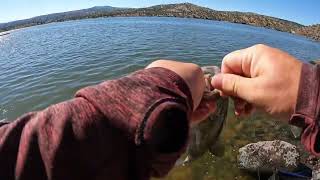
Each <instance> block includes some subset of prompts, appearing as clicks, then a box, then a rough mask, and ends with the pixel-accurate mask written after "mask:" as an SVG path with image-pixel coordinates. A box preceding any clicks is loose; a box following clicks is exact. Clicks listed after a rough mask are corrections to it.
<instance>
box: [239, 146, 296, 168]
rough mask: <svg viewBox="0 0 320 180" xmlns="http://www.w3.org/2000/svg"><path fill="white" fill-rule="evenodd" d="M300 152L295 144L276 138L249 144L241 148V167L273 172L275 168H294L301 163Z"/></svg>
mask: <svg viewBox="0 0 320 180" xmlns="http://www.w3.org/2000/svg"><path fill="white" fill-rule="evenodd" d="M299 159H300V154H299V152H298V150H297V147H296V146H295V145H292V144H290V143H287V142H284V141H280V140H275V141H260V142H257V143H251V144H247V145H246V146H244V147H242V148H240V149H239V156H238V163H239V167H240V168H241V169H245V170H249V171H262V172H271V171H273V170H275V169H280V170H289V171H290V170H293V169H295V168H296V167H297V166H298V164H299Z"/></svg>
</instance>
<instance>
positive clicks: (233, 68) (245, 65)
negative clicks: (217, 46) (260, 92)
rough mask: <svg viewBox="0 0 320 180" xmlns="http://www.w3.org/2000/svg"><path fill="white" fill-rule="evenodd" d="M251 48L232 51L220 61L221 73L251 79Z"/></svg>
mask: <svg viewBox="0 0 320 180" xmlns="http://www.w3.org/2000/svg"><path fill="white" fill-rule="evenodd" d="M251 48H252V47H250V48H246V49H242V50H237V51H233V52H231V53H229V54H227V55H226V56H225V57H224V58H223V61H222V66H221V72H222V73H230V74H237V75H241V76H246V77H251V72H250V69H251V62H252V54H253V53H252V50H251Z"/></svg>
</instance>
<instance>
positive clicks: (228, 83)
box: [211, 74, 257, 103]
mask: <svg viewBox="0 0 320 180" xmlns="http://www.w3.org/2000/svg"><path fill="white" fill-rule="evenodd" d="M256 83H257V79H255V78H246V77H241V76H238V75H234V74H218V75H216V76H214V77H213V78H212V81H211V84H212V86H213V87H214V88H216V89H218V90H221V91H222V92H223V94H226V95H229V96H234V97H237V98H241V99H243V100H245V101H247V102H250V103H252V102H253V101H252V100H253V99H254V92H255V88H254V86H255V84H256Z"/></svg>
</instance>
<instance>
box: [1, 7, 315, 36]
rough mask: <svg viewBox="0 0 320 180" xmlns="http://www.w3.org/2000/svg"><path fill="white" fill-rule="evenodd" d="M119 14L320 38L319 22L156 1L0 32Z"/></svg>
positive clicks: (12, 25) (48, 18) (42, 19)
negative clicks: (219, 23)
mask: <svg viewBox="0 0 320 180" xmlns="http://www.w3.org/2000/svg"><path fill="white" fill-rule="evenodd" d="M119 16H122V17H128V16H159V17H163V16H164V17H182V18H196V19H208V20H216V21H227V22H231V23H239V24H247V25H252V26H257V27H264V28H269V29H275V30H278V31H283V32H288V33H293V34H299V35H302V36H306V37H308V38H310V39H313V40H316V41H320V24H318V25H312V26H304V25H302V24H299V23H296V22H292V21H288V20H284V19H279V18H275V17H270V16H265V15H260V14H255V13H246V12H236V11H216V10H213V9H209V8H206V7H201V6H197V5H194V4H191V3H180V4H165V5H156V6H151V7H147V8H115V7H110V6H103V7H93V8H89V9H83V10H77V11H70V12H65V13H56V14H49V15H44V16H38V17H34V18H30V19H26V20H20V21H14V22H9V23H2V24H0V32H2V31H9V30H12V29H18V28H23V27H29V26H35V25H40V24H47V23H51V22H62V21H69V20H77V19H86V18H98V17H119Z"/></svg>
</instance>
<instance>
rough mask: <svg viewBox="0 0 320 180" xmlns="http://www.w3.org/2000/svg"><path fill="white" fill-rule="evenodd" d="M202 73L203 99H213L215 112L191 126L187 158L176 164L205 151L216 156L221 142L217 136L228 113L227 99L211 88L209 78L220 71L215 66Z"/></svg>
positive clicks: (195, 157) (194, 157)
mask: <svg viewBox="0 0 320 180" xmlns="http://www.w3.org/2000/svg"><path fill="white" fill-rule="evenodd" d="M202 71H203V72H204V74H205V79H206V90H205V93H204V96H203V98H214V99H215V101H216V104H217V110H216V111H215V112H214V113H212V114H210V115H209V117H208V118H207V119H206V120H204V121H202V122H200V123H199V124H197V125H195V126H193V127H192V128H191V132H190V141H189V145H188V148H187V152H186V154H187V157H186V158H185V159H184V160H182V163H181V160H180V161H178V164H184V163H188V162H191V161H192V160H195V159H197V158H199V157H201V156H202V155H203V154H205V153H206V152H207V151H209V152H211V153H212V154H214V155H216V154H217V150H218V147H219V145H220V144H221V142H220V141H219V135H220V133H221V131H222V129H223V126H224V123H225V119H226V117H227V113H228V104H229V100H228V98H223V97H221V96H220V94H219V91H217V90H215V89H213V88H212V86H211V83H210V82H211V78H212V77H213V76H214V75H215V74H218V73H220V69H219V68H218V67H216V66H205V67H202Z"/></svg>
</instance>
